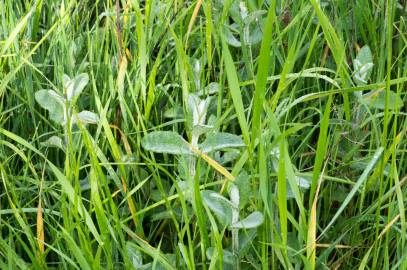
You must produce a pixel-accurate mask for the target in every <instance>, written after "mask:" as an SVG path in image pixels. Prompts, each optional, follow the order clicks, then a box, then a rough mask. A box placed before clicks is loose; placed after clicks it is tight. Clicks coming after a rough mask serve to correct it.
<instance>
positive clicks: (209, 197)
mask: <svg viewBox="0 0 407 270" xmlns="http://www.w3.org/2000/svg"><path fill="white" fill-rule="evenodd" d="M201 195H202V199H203V201H204V203H205V204H206V205H207V206H208V207H209V209H211V210H212V212H213V213H215V215H216V217H217V218H218V220H219V222H220V223H221V224H222V225H224V226H229V225H230V224H231V223H232V209H233V204H232V203H231V202H230V201H229V200H228V199H226V198H225V197H223V196H222V195H220V194H218V193H216V192H213V191H209V190H203V191H201Z"/></svg>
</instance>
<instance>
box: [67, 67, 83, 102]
mask: <svg viewBox="0 0 407 270" xmlns="http://www.w3.org/2000/svg"><path fill="white" fill-rule="evenodd" d="M88 82H89V76H88V74H86V73H81V74H79V75H77V76H76V77H75V78H73V79H69V77H68V76H67V75H64V88H65V91H66V96H67V98H68V100H69V101H72V100H73V101H75V99H76V98H77V97H78V96H79V95H80V94H81V93H82V91H83V89H84V88H85V86H86V85H87V84H88Z"/></svg>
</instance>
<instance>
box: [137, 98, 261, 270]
mask: <svg viewBox="0 0 407 270" xmlns="http://www.w3.org/2000/svg"><path fill="white" fill-rule="evenodd" d="M210 101H211V97H210V96H209V97H207V98H205V99H201V98H200V97H199V96H198V95H197V94H190V95H189V96H188V117H187V121H189V126H191V128H192V130H191V138H190V141H189V142H187V141H186V140H185V139H184V138H183V137H182V136H181V135H180V134H177V133H176V132H173V131H154V132H150V133H148V134H147V135H146V136H145V137H144V138H143V139H142V146H143V147H144V148H145V149H146V150H148V151H152V152H156V153H167V154H173V155H180V156H187V157H188V158H187V159H188V160H189V166H188V167H189V179H195V174H196V171H195V167H196V159H197V154H196V150H198V151H199V152H200V153H203V154H205V155H207V154H210V153H214V152H215V153H216V152H218V151H223V150H225V149H227V148H240V147H244V146H245V144H244V143H243V140H242V139H241V138H240V137H239V136H237V135H234V134H231V133H227V132H218V131H215V130H214V126H212V125H208V124H207V122H206V116H207V112H208V107H209V104H210ZM203 135H204V136H205V139H204V140H203V142H202V143H199V141H200V138H201V136H203ZM244 177H245V179H244V180H243V181H247V180H248V176H247V175H245V176H244ZM248 185H249V183H248V182H246V183H245V184H243V185H240V189H239V187H238V185H237V183H236V184H235V183H230V184H229V185H228V193H229V199H227V198H226V197H224V196H222V195H221V194H220V193H219V192H215V191H211V190H202V191H201V196H202V199H203V202H204V204H205V206H206V207H207V208H208V209H210V210H211V211H212V212H213V213H214V214H215V216H216V217H217V219H218V221H219V222H220V223H221V225H222V226H224V227H226V228H227V229H229V230H231V232H232V252H233V253H232V254H233V256H234V258H235V260H234V263H233V264H234V266H235V267H236V268H237V269H239V266H238V265H239V256H238V253H239V230H240V229H252V228H256V227H258V226H260V225H261V224H262V223H263V214H262V213H260V212H258V211H255V212H253V213H251V214H250V215H248V216H247V217H246V218H244V219H240V210H241V209H242V208H243V206H244V205H243V204H242V203H241V202H240V195H241V194H243V193H245V190H244V189H247V188H248ZM189 189H190V190H192V186H189ZM210 250H212V249H209V250H208V251H207V255H208V257H210V254H212V253H211V252H210Z"/></svg>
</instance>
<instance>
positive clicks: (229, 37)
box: [223, 27, 242, 48]
mask: <svg viewBox="0 0 407 270" xmlns="http://www.w3.org/2000/svg"><path fill="white" fill-rule="evenodd" d="M223 31H224V33H225V37H226V42H227V43H228V44H229V45H230V46H232V47H236V48H239V47H241V46H242V43H240V41H239V40H238V39H237V38H236V37H235V36H234V35H233V33H232V31H230V29H229V27H224V30H223Z"/></svg>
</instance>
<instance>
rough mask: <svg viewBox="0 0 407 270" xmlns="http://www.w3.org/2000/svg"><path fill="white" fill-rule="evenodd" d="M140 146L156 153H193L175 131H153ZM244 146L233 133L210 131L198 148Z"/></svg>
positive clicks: (203, 150) (207, 150) (206, 149)
mask: <svg viewBox="0 0 407 270" xmlns="http://www.w3.org/2000/svg"><path fill="white" fill-rule="evenodd" d="M141 144H142V146H143V147H144V148H145V149H146V150H148V151H153V152H156V153H168V154H173V155H193V154H194V153H193V152H192V150H191V149H190V146H189V144H188V143H187V142H186V141H185V140H184V139H183V138H182V137H181V136H180V135H179V134H177V133H176V132H173V131H154V132H151V133H149V134H147V135H146V136H145V137H144V138H143V140H142V141H141ZM243 146H245V145H244V143H243V141H242V139H241V138H240V137H239V136H237V135H234V134H231V133H225V132H217V133H210V134H209V135H208V136H207V137H206V140H205V141H204V142H203V143H202V144H199V146H198V147H199V150H201V151H202V152H203V153H210V152H213V151H218V150H222V149H224V148H230V147H243Z"/></svg>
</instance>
